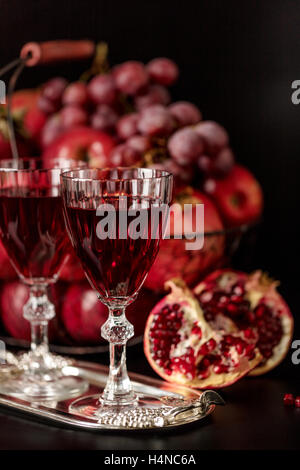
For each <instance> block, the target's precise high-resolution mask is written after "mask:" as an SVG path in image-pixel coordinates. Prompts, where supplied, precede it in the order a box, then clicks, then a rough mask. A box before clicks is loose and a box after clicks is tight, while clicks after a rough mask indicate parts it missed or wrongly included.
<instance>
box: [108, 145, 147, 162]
mask: <svg viewBox="0 0 300 470" xmlns="http://www.w3.org/2000/svg"><path fill="white" fill-rule="evenodd" d="M140 160H141V154H140V152H138V151H137V150H136V149H134V148H132V147H129V146H128V145H127V144H120V145H118V146H117V147H115V148H114V149H113V150H112V152H111V154H110V164H111V165H113V166H133V165H135V164H136V163H138V162H139V161H140Z"/></svg>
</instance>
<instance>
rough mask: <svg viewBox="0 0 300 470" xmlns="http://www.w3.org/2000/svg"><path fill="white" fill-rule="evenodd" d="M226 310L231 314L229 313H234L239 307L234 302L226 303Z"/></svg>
mask: <svg viewBox="0 0 300 470" xmlns="http://www.w3.org/2000/svg"><path fill="white" fill-rule="evenodd" d="M227 311H228V312H229V313H230V314H231V315H236V314H237V313H238V311H239V307H238V306H237V305H235V304H228V305H227Z"/></svg>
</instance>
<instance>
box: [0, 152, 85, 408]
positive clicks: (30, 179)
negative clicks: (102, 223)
mask: <svg viewBox="0 0 300 470" xmlns="http://www.w3.org/2000/svg"><path fill="white" fill-rule="evenodd" d="M77 166H80V163H79V162H78V161H72V160H62V159H58V160H53V162H52V163H51V166H50V167H49V165H47V167H46V168H45V164H44V162H43V161H42V160H39V159H35V158H32V159H30V158H28V159H20V160H5V161H1V162H0V236H1V240H2V243H3V246H4V247H5V249H6V251H7V254H8V256H9V258H10V261H11V263H12V265H13V266H14V268H15V269H16V271H17V273H18V275H19V277H20V279H21V280H22V281H23V282H24V283H25V284H26V285H27V286H28V287H29V290H30V294H29V300H28V301H27V303H26V304H25V306H24V317H25V318H26V319H27V320H28V321H29V322H30V324H31V351H30V352H29V353H26V354H24V355H22V356H21V357H20V359H19V364H20V366H21V367H22V368H23V370H24V373H23V374H21V375H20V376H18V377H15V378H10V379H7V380H2V381H1V382H0V393H4V394H7V395H12V396H17V397H24V396H26V397H27V398H31V399H34V400H39V399H41V400H48V399H49V400H50V399H51V400H53V399H55V400H60V399H64V398H69V397H72V396H76V395H78V394H80V393H82V392H83V391H84V390H85V389H86V388H87V384H86V383H85V382H84V381H83V380H81V379H80V378H79V377H70V376H66V375H64V374H63V367H64V366H65V365H66V364H67V362H66V361H65V359H64V358H62V357H60V356H56V355H52V354H51V353H50V352H49V346H48V323H49V321H50V320H51V319H53V318H54V316H55V309H54V305H53V304H52V303H51V302H50V300H49V298H48V287H49V286H50V285H51V284H53V283H55V282H56V281H57V279H58V276H59V271H60V269H61V267H62V266H63V264H64V262H65V261H66V260H67V258H68V256H69V253H70V249H69V248H71V247H70V244H69V239H68V236H67V233H66V230H65V224H64V217H63V208H62V198H61V187H60V173H61V170H62V169H63V168H65V169H66V168H72V167H73V168H74V167H77ZM84 166H85V165H84Z"/></svg>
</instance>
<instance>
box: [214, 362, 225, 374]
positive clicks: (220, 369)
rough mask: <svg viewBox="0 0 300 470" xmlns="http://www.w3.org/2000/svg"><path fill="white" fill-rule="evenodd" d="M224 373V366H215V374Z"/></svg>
mask: <svg viewBox="0 0 300 470" xmlns="http://www.w3.org/2000/svg"><path fill="white" fill-rule="evenodd" d="M222 372H224V367H223V365H222V364H218V365H216V366H214V373H215V374H222Z"/></svg>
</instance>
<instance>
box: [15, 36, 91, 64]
mask: <svg viewBox="0 0 300 470" xmlns="http://www.w3.org/2000/svg"><path fill="white" fill-rule="evenodd" d="M94 51H95V44H94V42H93V41H89V40H88V39H84V40H80V41H69V40H61V41H60V40H59V41H47V42H28V43H27V44H25V45H24V46H23V47H22V49H21V52H20V57H21V58H22V59H27V60H26V66H27V67H34V66H35V65H42V64H52V63H55V62H61V61H64V60H83V59H88V58H90V57H92V55H93V54H94Z"/></svg>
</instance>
